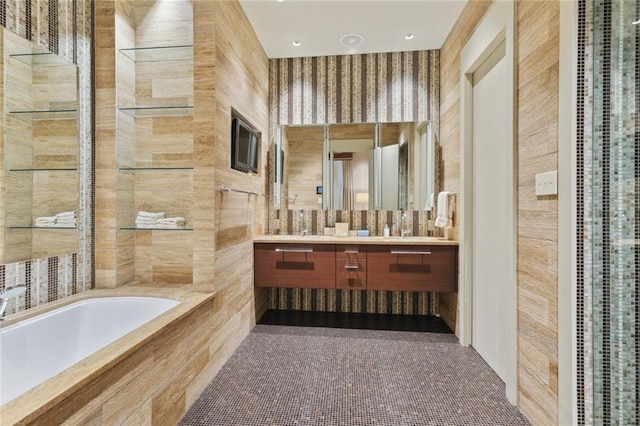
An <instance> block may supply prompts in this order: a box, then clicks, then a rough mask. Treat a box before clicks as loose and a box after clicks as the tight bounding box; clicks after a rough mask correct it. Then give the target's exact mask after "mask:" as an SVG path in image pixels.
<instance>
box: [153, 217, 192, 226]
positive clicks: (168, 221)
mask: <svg viewBox="0 0 640 426" xmlns="http://www.w3.org/2000/svg"><path fill="white" fill-rule="evenodd" d="M157 222H158V223H159V224H162V225H178V224H181V223H182V224H184V223H185V222H186V221H185V219H184V217H180V216H176V217H165V218H163V219H158V220H157Z"/></svg>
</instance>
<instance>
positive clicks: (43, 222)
mask: <svg viewBox="0 0 640 426" xmlns="http://www.w3.org/2000/svg"><path fill="white" fill-rule="evenodd" d="M55 225H56V221H55V220H41V221H38V220H36V221H35V226H37V227H42V228H46V227H51V226H55Z"/></svg>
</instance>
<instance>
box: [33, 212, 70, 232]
mask: <svg viewBox="0 0 640 426" xmlns="http://www.w3.org/2000/svg"><path fill="white" fill-rule="evenodd" d="M35 226H39V227H48V226H56V227H60V228H75V227H76V212H75V211H69V212H62V213H58V214H57V215H55V216H42V217H37V218H36V220H35Z"/></svg>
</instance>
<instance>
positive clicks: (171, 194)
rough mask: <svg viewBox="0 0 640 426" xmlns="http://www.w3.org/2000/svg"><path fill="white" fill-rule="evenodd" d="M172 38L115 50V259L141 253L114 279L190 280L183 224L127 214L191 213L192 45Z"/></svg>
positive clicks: (188, 237) (187, 229) (186, 230)
mask: <svg viewBox="0 0 640 426" xmlns="http://www.w3.org/2000/svg"><path fill="white" fill-rule="evenodd" d="M151 43H153V41H152V42H151ZM174 43H175V44H176V45H173V46H160V47H149V46H147V47H133V48H125V49H118V50H117V52H116V96H117V101H116V106H117V108H116V114H117V116H118V118H117V123H116V142H117V146H118V152H119V155H118V157H117V163H116V167H117V170H118V193H119V199H120V200H121V202H122V203H123V205H125V206H126V209H127V213H128V214H125V215H119V217H118V219H117V225H116V227H117V229H118V237H117V238H118V244H119V247H120V248H121V249H120V250H119V251H118V258H119V259H120V260H119V262H122V263H123V264H127V263H128V258H132V257H134V258H136V259H137V258H138V257H141V258H144V259H148V261H144V262H142V263H138V262H136V264H135V265H134V268H133V269H127V271H126V273H123V274H120V276H119V278H118V279H119V281H120V284H126V283H130V282H141V283H147V284H148V283H154V282H156V281H163V280H167V279H168V280H171V281H173V280H174V279H175V277H174V275H173V274H176V273H182V274H185V275H186V276H189V278H186V280H189V281H190V280H191V278H190V277H191V274H192V272H191V271H192V268H193V265H192V258H191V254H192V251H193V246H192V244H191V237H192V235H193V234H190V232H192V231H194V229H193V227H191V226H188V225H190V223H187V226H185V227H161V226H154V225H149V226H137V223H134V222H133V220H132V218H134V217H136V212H139V211H158V212H159V211H163V212H164V211H167V212H172V215H173V214H176V215H177V216H180V217H185V218H186V219H187V221H188V222H190V220H191V217H192V213H191V206H192V205H193V191H194V189H193V181H194V173H193V171H194V164H193V160H194V148H193V119H192V117H193V115H194V112H193V111H194V105H193V104H194V100H193V99H194V90H193V84H194V81H193V66H194V58H193V45H192V44H187V43H190V40H186V39H185V40H183V41H175V42H174ZM166 232H169V234H167V233H166ZM171 232H174V234H171ZM175 232H182V234H180V233H178V234H175ZM169 253H179V255H177V256H172V255H170V254H169ZM168 270H172V272H171V273H170V274H168V275H166V276H164V275H163V274H165V273H164V272H162V271H168ZM175 271H179V272H175Z"/></svg>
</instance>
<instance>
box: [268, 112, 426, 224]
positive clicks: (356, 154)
mask: <svg viewBox="0 0 640 426" xmlns="http://www.w3.org/2000/svg"><path fill="white" fill-rule="evenodd" d="M437 152H438V150H437V143H436V139H435V135H434V132H433V128H432V125H431V123H429V122H398V123H350V124H326V125H300V126H292V125H290V126H281V127H280V128H279V129H278V134H277V137H276V147H275V152H274V155H273V161H274V173H275V177H274V179H273V180H274V181H275V183H276V184H275V191H274V195H275V198H276V200H275V205H276V208H284V209H286V208H289V209H299V210H317V209H324V210H387V211H389V210H431V209H432V208H433V203H432V199H433V197H432V196H431V194H434V195H435V193H436V192H437V188H438V184H437V178H436V177H437V173H436V165H437Z"/></svg>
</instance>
